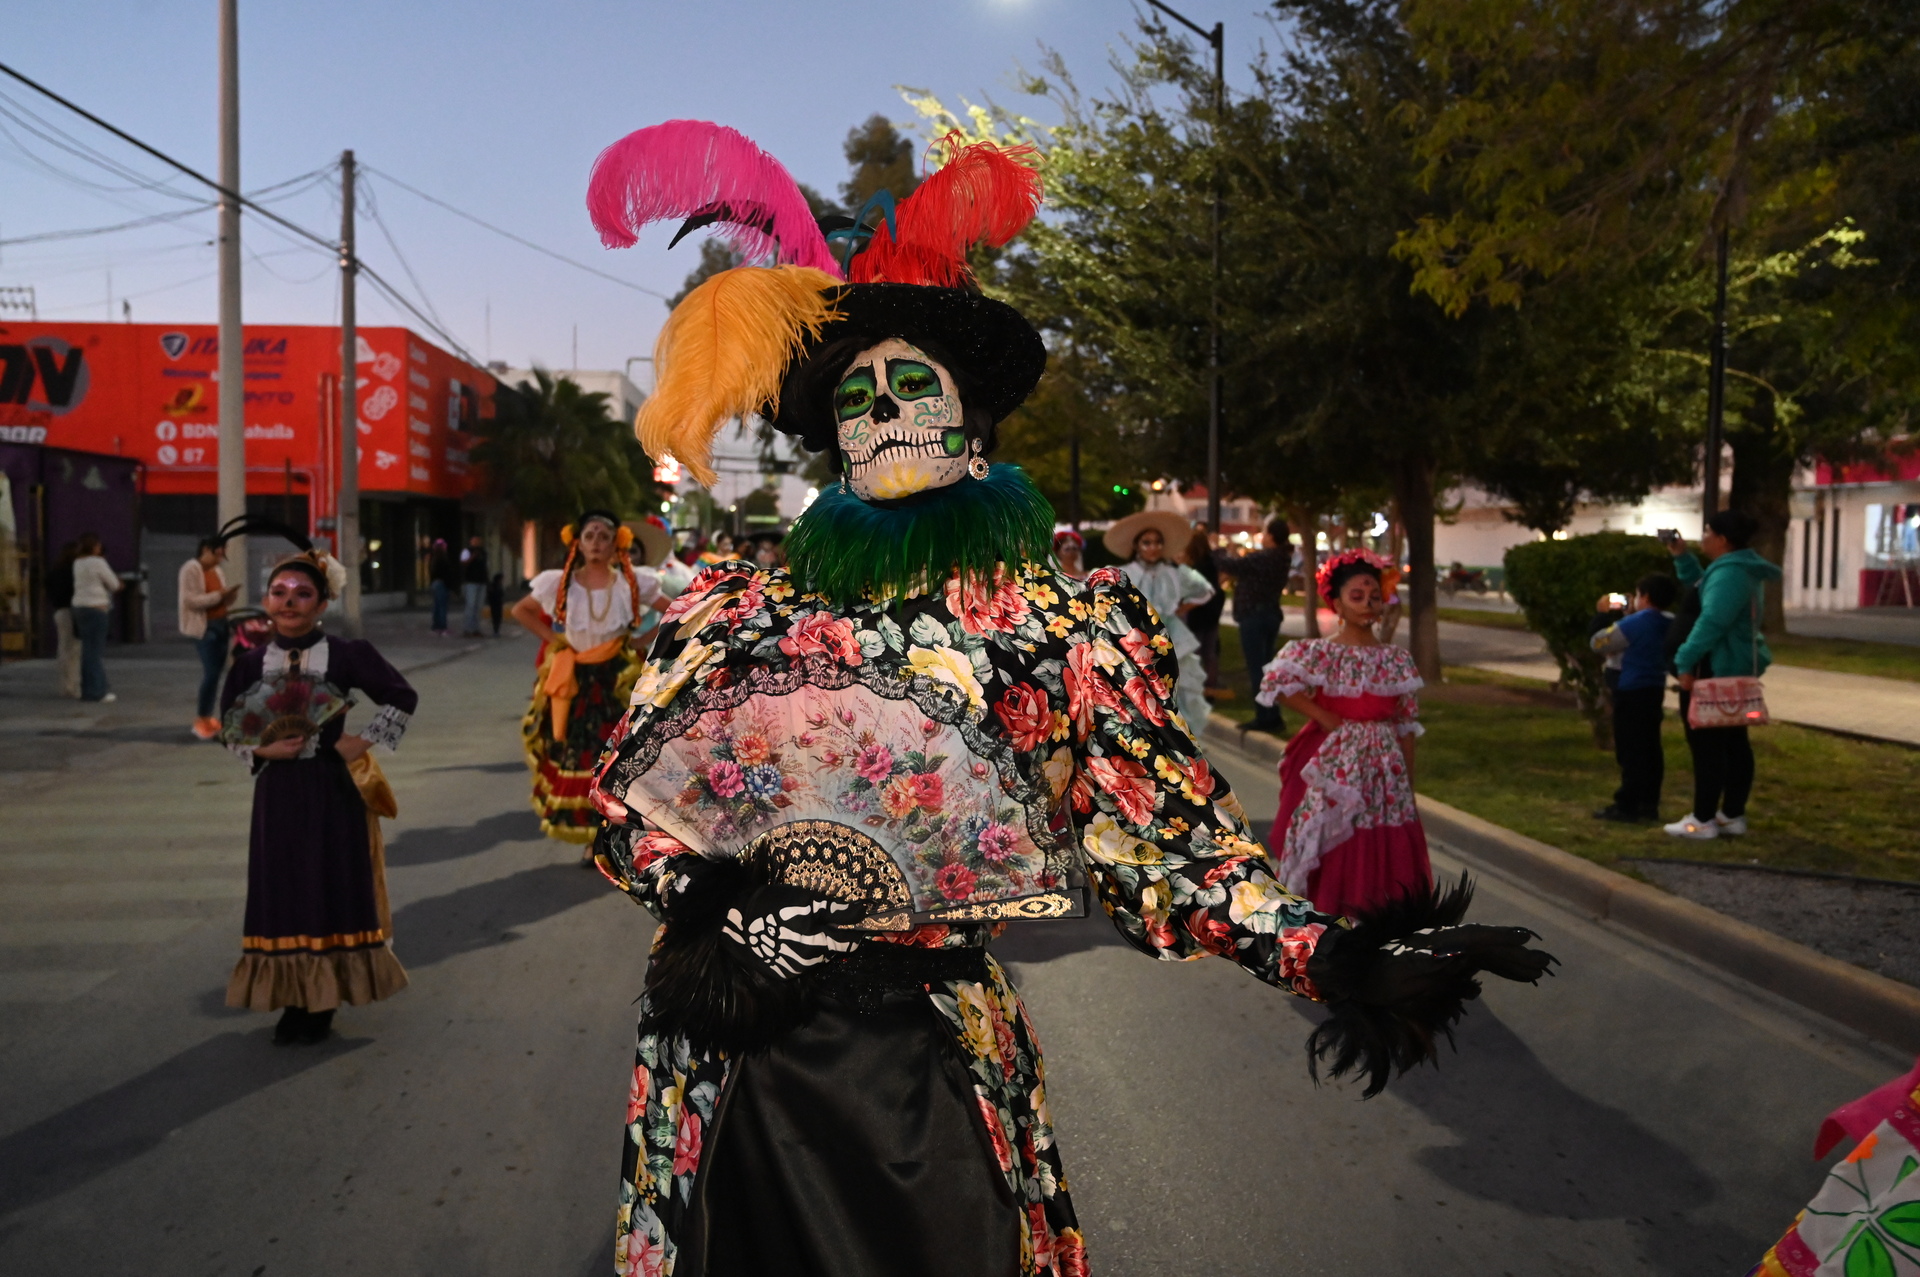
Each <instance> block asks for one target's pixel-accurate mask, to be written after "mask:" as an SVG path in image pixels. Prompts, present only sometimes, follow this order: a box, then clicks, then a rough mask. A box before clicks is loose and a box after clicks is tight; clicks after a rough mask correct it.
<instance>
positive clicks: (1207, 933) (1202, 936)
mask: <svg viewBox="0 0 1920 1277" xmlns="http://www.w3.org/2000/svg"><path fill="white" fill-rule="evenodd" d="M1187 930H1188V931H1189V932H1191V933H1192V935H1193V938H1194V939H1195V940H1198V941H1199V942H1200V947H1201V948H1202V949H1205V950H1206V951H1207V952H1208V953H1212V954H1217V955H1219V956H1221V957H1225V956H1226V955H1227V954H1230V953H1232V952H1233V928H1232V927H1230V926H1228V925H1227V924H1226V923H1224V922H1222V921H1220V919H1218V918H1216V917H1214V916H1213V915H1211V914H1207V913H1193V914H1189V915H1188V916H1187Z"/></svg>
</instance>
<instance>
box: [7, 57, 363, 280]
mask: <svg viewBox="0 0 1920 1277" xmlns="http://www.w3.org/2000/svg"><path fill="white" fill-rule="evenodd" d="M0 74H5V75H9V76H12V77H13V78H14V79H16V80H18V81H20V83H22V84H24V85H26V86H27V87H28V88H30V89H32V90H33V91H34V92H35V93H39V94H41V95H43V96H45V97H48V98H51V99H52V100H53V101H55V102H58V103H59V104H60V105H61V106H64V107H66V108H67V110H69V111H72V112H73V113H74V114H75V115H77V116H79V117H80V118H81V119H83V120H86V121H87V122H88V123H90V124H93V125H96V126H98V127H100V128H103V129H105V130H106V131H107V132H109V133H111V134H113V135H114V136H115V137H117V138H119V139H120V140H121V141H123V142H125V143H127V144H128V145H129V146H134V147H138V148H139V149H140V150H142V151H145V152H146V153H147V154H148V155H151V156H153V157H154V158H155V159H157V160H159V161H160V162H161V163H163V164H166V165H169V166H171V167H173V168H176V169H178V170H180V172H182V173H185V174H186V175H187V176H188V177H190V178H192V179H193V180H194V181H196V182H199V183H200V184H202V185H203V186H209V187H211V188H213V189H214V190H216V191H218V192H220V194H221V195H222V196H224V197H225V198H227V199H230V200H232V201H234V202H235V203H236V204H239V205H240V206H241V207H242V208H250V209H252V210H253V211H254V212H256V213H258V214H259V215H260V216H262V217H264V218H266V219H267V220H268V221H270V222H274V223H277V224H278V225H280V226H284V227H285V228H286V229H288V230H290V231H292V232H293V233H294V234H296V235H299V236H300V237H302V238H303V239H309V240H312V241H313V242H314V243H315V244H318V245H319V246H320V247H321V248H324V249H326V250H327V251H328V252H330V253H337V252H339V251H340V246H339V245H338V244H336V243H334V242H333V241H331V240H328V239H325V238H322V237H321V236H319V235H315V234H314V233H313V232H312V231H310V230H308V229H307V228H306V227H304V226H301V225H299V224H297V223H295V222H290V221H288V220H287V219H286V218H284V217H282V216H280V215H279V214H278V213H276V212H274V211H273V210H272V209H270V208H267V207H265V206H263V205H260V204H256V203H255V202H254V201H252V200H250V199H248V198H247V197H246V196H245V195H242V194H241V193H240V192H238V191H230V190H228V189H227V188H226V187H224V186H222V185H221V184H220V183H218V182H216V181H214V180H213V179H212V178H210V177H208V176H207V175H206V174H204V173H202V172H200V171H199V170H197V169H194V168H189V167H188V166H187V165H185V164H182V163H181V162H180V161H179V160H176V159H174V158H173V157H172V156H171V155H168V154H167V153H166V152H165V151H162V150H160V149H159V148H157V147H153V146H149V145H147V144H146V143H145V142H142V141H141V140H140V139H139V138H137V137H135V136H134V135H133V134H131V133H129V132H127V131H126V130H125V129H121V128H116V127H115V126H113V125H111V124H109V123H107V122H106V121H105V120H103V119H101V118H100V117H99V116H97V115H95V114H94V113H93V112H91V111H89V110H87V109H86V108H85V107H83V106H81V105H79V104H78V103H76V102H73V101H71V100H69V99H67V98H64V97H61V96H60V95H59V94H58V93H55V92H54V91H53V90H52V89H49V88H48V87H47V86H46V85H44V84H41V83H40V82H39V81H38V80H35V79H33V78H31V77H29V76H25V75H22V74H21V73H20V72H18V71H16V70H14V69H13V68H12V67H10V66H8V65H7V64H6V63H4V62H0ZM162 189H164V188H162ZM172 193H173V194H175V195H178V194H180V192H178V191H175V192H172Z"/></svg>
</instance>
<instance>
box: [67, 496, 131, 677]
mask: <svg viewBox="0 0 1920 1277" xmlns="http://www.w3.org/2000/svg"><path fill="white" fill-rule="evenodd" d="M79 552H80V553H79V557H77V558H76V559H74V561H73V630H74V633H75V634H76V635H78V636H79V639H80V699H81V700H83V701H113V700H118V699H119V698H118V697H117V696H115V695H114V694H113V692H112V691H111V690H110V689H109V688H108V687H107V622H108V621H109V620H110V619H111V617H112V612H113V596H114V595H116V594H118V593H120V589H121V585H122V582H121V580H120V575H119V573H117V572H115V571H114V570H113V569H112V568H111V567H110V566H108V564H107V560H106V555H105V553H104V552H103V551H102V550H101V548H100V538H99V537H98V536H97V535H95V534H94V533H92V532H83V533H81V534H80V541H79Z"/></svg>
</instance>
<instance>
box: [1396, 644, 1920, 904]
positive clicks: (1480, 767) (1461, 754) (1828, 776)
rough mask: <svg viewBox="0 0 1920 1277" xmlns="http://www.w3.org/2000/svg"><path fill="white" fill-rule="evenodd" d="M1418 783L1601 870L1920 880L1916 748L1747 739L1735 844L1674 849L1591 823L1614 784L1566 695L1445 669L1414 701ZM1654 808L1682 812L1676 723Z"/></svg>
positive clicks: (1608, 764) (1626, 829) (1781, 735)
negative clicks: (1816, 872) (1658, 863)
mask: <svg viewBox="0 0 1920 1277" xmlns="http://www.w3.org/2000/svg"><path fill="white" fill-rule="evenodd" d="M1421 717H1422V719H1423V720H1424V721H1425V723H1426V725H1427V734H1426V735H1425V736H1423V737H1422V738H1421V740H1420V746H1419V755H1418V778H1417V779H1418V787H1419V789H1420V791H1421V792H1422V793H1425V794H1430V795H1432V796H1433V797H1435V798H1438V799H1440V800H1441V801H1442V802H1446V803H1451V804H1453V805H1454V806H1455V807H1459V808H1461V809H1462V810H1464V811H1470V812H1472V813H1473V814H1474V815H1476V816H1479V817H1481V818H1482V819H1484V820H1490V821H1493V822H1494V823H1495V824H1498V825H1504V826H1506V827H1507V828H1509V829H1514V830H1518V831H1519V832H1521V833H1524V834H1527V835H1529V836H1531V837H1534V838H1538V839H1539V840H1540V841H1542V842H1545V843H1550V844H1552V845H1553V846H1555V847H1560V848H1563V849H1565V850H1567V851H1570V852H1573V853H1574V854H1576V855H1580V856H1584V857H1586V858H1587V859H1589V860H1592V861H1595V862H1597V863H1599V864H1602V865H1607V866H1609V867H1616V868H1625V866H1617V865H1616V864H1615V862H1616V861H1617V860H1618V859H1619V858H1620V857H1622V856H1650V857H1657V856H1678V857H1683V858H1690V859H1695V860H1729V861H1734V860H1746V861H1751V862H1753V863H1756V864H1763V865H1775V866H1778V867H1781V868H1792V869H1820V870H1828V871H1832V872H1837V873H1851V874H1863V875H1866V876H1869V877H1878V878H1899V879H1903V880H1907V881H1920V844H1916V842H1915V840H1914V838H1913V828H1914V817H1913V807H1912V803H1913V797H1912V796H1913V795H1914V794H1915V793H1916V792H1920V751H1917V750H1912V749H1907V748H1904V747H1902V746H1898V745H1882V744H1873V743H1869V742H1865V741H1855V740H1849V739H1846V738H1843V737H1838V736H1833V735H1830V734H1828V733H1825V732H1816V731H1811V730H1808V729H1806V728H1800V727H1793V726H1789V725H1786V724H1779V725H1776V726H1773V727H1767V728H1761V729H1758V730H1756V731H1755V732H1754V733H1753V748H1754V754H1755V761H1756V764H1757V768H1756V779H1755V786H1754V795H1753V801H1752V804H1751V806H1750V808H1749V812H1748V815H1749V819H1750V820H1751V822H1752V825H1753V832H1752V833H1751V834H1749V835H1747V836H1746V837H1744V838H1722V839H1716V840H1714V841H1712V842H1682V841H1680V840H1679V839H1675V838H1670V837H1668V836H1667V835H1665V834H1663V833H1662V832H1660V829H1659V827H1658V826H1652V827H1647V828H1641V827H1637V826H1630V825H1615V824H1610V823H1607V822H1604V821H1598V820H1595V819H1593V817H1592V815H1591V813H1592V812H1593V810H1594V809H1595V808H1598V807H1602V806H1604V805H1606V803H1607V802H1608V800H1609V799H1610V797H1611V795H1612V793H1613V789H1614V786H1615V785H1616V784H1618V783H1619V776H1618V772H1617V771H1616V769H1615V766H1614V762H1613V757H1612V755H1611V754H1603V753H1601V752H1600V751H1598V750H1596V749H1594V747H1593V735H1592V732H1591V731H1590V730H1589V729H1588V727H1587V725H1586V723H1585V721H1584V720H1582V719H1581V718H1580V717H1579V715H1578V714H1577V713H1576V712H1575V711H1574V710H1573V708H1572V705H1571V701H1570V700H1569V699H1566V698H1562V697H1559V696H1557V695H1555V694H1554V693H1552V692H1549V691H1547V690H1546V689H1545V688H1543V687H1542V686H1541V685H1540V684H1539V683H1535V682H1529V681H1527V680H1524V679H1515V678H1508V677H1506V676H1504V675H1499V674H1493V673H1488V672H1486V671H1483V670H1475V669H1459V668H1449V669H1448V670H1447V683H1446V684H1445V685H1443V686H1441V687H1438V688H1429V689H1428V690H1427V691H1426V692H1425V693H1423V694H1422V696H1421ZM1665 743H1666V751H1667V784H1666V793H1665V801H1664V802H1663V803H1662V805H1661V810H1662V811H1663V812H1664V813H1665V814H1666V815H1667V816H1668V817H1669V818H1670V819H1671V818H1677V817H1678V816H1680V815H1681V814H1682V813H1683V812H1684V811H1685V810H1686V807H1687V804H1688V803H1689V801H1690V800H1691V797H1692V784H1693V775H1692V768H1691V765H1690V763H1689V761H1688V758H1687V748H1686V742H1685V739H1684V737H1683V735H1682V732H1681V728H1680V722H1679V720H1678V719H1677V718H1675V717H1673V716H1671V715H1669V716H1668V719H1667V725H1666V735H1665Z"/></svg>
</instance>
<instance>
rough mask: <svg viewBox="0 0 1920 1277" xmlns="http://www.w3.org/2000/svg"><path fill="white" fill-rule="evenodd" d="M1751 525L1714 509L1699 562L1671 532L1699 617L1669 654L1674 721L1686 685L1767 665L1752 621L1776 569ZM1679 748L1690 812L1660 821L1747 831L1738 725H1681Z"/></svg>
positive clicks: (1747, 760)
mask: <svg viewBox="0 0 1920 1277" xmlns="http://www.w3.org/2000/svg"><path fill="white" fill-rule="evenodd" d="M1755 530H1756V525H1755V523H1754V521H1753V519H1752V517H1751V516H1749V515H1746V514H1742V513H1741V512H1740V511H1738V510H1721V511H1719V512H1718V513H1716V514H1714V515H1713V517H1711V518H1709V519H1708V520H1707V526H1706V528H1705V529H1704V530H1703V531H1702V532H1701V534H1700V551H1701V553H1702V554H1704V555H1705V556H1706V560H1707V563H1706V566H1705V567H1704V568H1703V567H1701V565H1700V560H1699V559H1698V558H1696V557H1694V555H1693V553H1692V551H1690V550H1688V549H1687V544H1686V542H1685V541H1681V540H1678V539H1676V540H1675V541H1674V542H1673V543H1672V545H1671V547H1670V548H1671V549H1672V551H1673V555H1674V569H1675V571H1676V573H1677V574H1678V575H1679V577H1680V581H1681V584H1683V585H1691V586H1693V588H1694V591H1695V592H1696V593H1697V594H1698V595H1699V599H1700V608H1699V619H1698V620H1696V621H1695V622H1694V623H1693V629H1692V630H1691V631H1689V632H1688V634H1687V637H1686V639H1685V641H1683V642H1682V643H1681V644H1680V648H1679V650H1678V651H1677V652H1675V653H1674V657H1673V669H1674V673H1675V674H1676V675H1677V676H1678V677H1679V680H1680V721H1681V722H1682V723H1686V721H1687V707H1688V704H1689V702H1690V701H1691V699H1692V693H1693V685H1694V683H1695V682H1697V681H1698V680H1700V679H1703V678H1733V677H1735V676H1737V675H1742V674H1752V675H1759V674H1764V673H1766V672H1767V666H1769V665H1771V664H1773V653H1772V652H1770V651H1768V650H1767V640H1766V639H1765V638H1764V637H1763V636H1762V635H1761V634H1760V632H1759V629H1758V622H1759V617H1760V613H1761V610H1762V609H1763V608H1764V607H1765V606H1766V602H1765V599H1766V587H1767V586H1768V585H1769V584H1770V583H1772V582H1775V581H1778V580H1779V579H1780V569H1779V568H1778V567H1777V566H1775V565H1774V564H1772V563H1769V562H1767V561H1766V560H1765V559H1763V558H1761V557H1760V556H1759V555H1758V554H1756V553H1754V551H1752V550H1751V549H1749V548H1748V544H1749V543H1750V542H1751V541H1752V540H1753V534H1754V531H1755ZM1686 732H1687V749H1688V750H1689V751H1690V752H1691V753H1692V755H1693V811H1692V812H1691V813H1689V814H1688V815H1686V816H1683V817H1681V818H1680V819H1679V820H1676V821H1674V822H1673V823H1672V824H1671V825H1668V826H1667V827H1666V830H1667V832H1668V833H1670V834H1672V835H1673V836H1674V837H1676V838H1692V839H1704V838H1720V837H1726V836H1734V835H1739V834H1744V833H1746V832H1747V797H1748V795H1749V794H1751V793H1752V792H1753V745H1752V743H1751V742H1750V741H1749V740H1748V739H1747V729H1746V728H1744V727H1712V728H1696V727H1693V726H1691V725H1689V726H1688V727H1687V729H1686Z"/></svg>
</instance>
